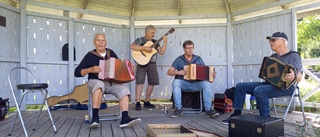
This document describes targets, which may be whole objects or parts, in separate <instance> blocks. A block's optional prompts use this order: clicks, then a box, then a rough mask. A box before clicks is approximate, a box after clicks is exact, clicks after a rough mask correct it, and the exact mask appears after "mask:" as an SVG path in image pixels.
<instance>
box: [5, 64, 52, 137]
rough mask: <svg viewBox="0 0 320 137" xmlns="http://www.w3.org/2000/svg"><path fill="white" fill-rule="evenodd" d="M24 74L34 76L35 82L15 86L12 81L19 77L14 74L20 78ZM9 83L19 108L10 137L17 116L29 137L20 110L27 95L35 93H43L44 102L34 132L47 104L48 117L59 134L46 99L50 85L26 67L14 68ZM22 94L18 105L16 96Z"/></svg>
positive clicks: (10, 73)
mask: <svg viewBox="0 0 320 137" xmlns="http://www.w3.org/2000/svg"><path fill="white" fill-rule="evenodd" d="M22 72H26V73H27V74H32V76H33V77H34V81H32V82H29V83H28V82H27V83H19V82H17V83H16V84H13V83H12V81H13V80H14V79H15V78H17V77H15V78H14V77H13V76H14V74H18V76H19V74H20V75H21V73H22ZM8 81H9V85H10V89H11V93H12V96H13V99H14V103H15V104H16V107H17V112H16V115H15V117H14V120H13V122H12V126H11V129H10V132H9V136H11V134H12V130H13V128H14V125H15V122H16V119H17V116H18V115H19V118H20V121H21V124H22V128H23V131H24V133H25V135H26V136H27V137H28V132H27V129H26V127H25V123H24V120H23V117H22V115H21V110H20V109H21V104H22V102H23V99H24V97H25V95H26V94H28V93H35V92H40V93H41V95H42V100H41V107H40V110H39V113H38V116H37V118H36V119H35V120H36V121H35V125H34V128H33V130H35V128H36V126H37V124H38V121H39V117H40V115H41V112H42V108H43V105H44V104H45V105H46V107H47V111H48V115H49V117H50V120H51V123H52V127H53V130H54V133H57V129H56V126H55V124H54V121H53V118H52V115H51V113H50V110H49V107H48V104H47V102H46V97H47V95H48V90H47V88H48V84H47V83H40V80H39V78H38V76H37V75H36V74H35V73H34V72H33V71H31V70H30V69H28V68H25V67H14V68H12V69H11V70H10V71H9V74H8ZM16 81H18V80H16ZM20 92H21V93H22V96H21V98H20V101H19V103H18V101H17V97H16V96H17V95H20Z"/></svg>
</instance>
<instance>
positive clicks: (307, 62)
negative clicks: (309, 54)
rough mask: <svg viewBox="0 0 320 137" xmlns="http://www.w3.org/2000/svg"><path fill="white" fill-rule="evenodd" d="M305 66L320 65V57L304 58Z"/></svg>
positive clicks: (303, 63)
mask: <svg viewBox="0 0 320 137" xmlns="http://www.w3.org/2000/svg"><path fill="white" fill-rule="evenodd" d="M302 65H303V66H311V65H320V58H309V59H302Z"/></svg>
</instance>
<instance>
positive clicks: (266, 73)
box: [259, 57, 297, 89]
mask: <svg viewBox="0 0 320 137" xmlns="http://www.w3.org/2000/svg"><path fill="white" fill-rule="evenodd" d="M290 69H292V70H293V71H294V74H295V78H294V80H293V81H291V82H285V81H282V77H284V75H285V74H288V73H290ZM296 72H297V71H296V69H295V68H294V67H293V66H291V65H289V64H285V63H283V62H281V61H280V60H278V59H276V58H273V57H264V58H263V61H262V65H261V68H260V73H259V78H262V79H264V80H266V81H267V82H269V83H270V84H272V85H274V86H276V87H279V88H282V89H288V88H289V87H290V86H291V85H292V84H294V83H295V82H296V75H297V74H296Z"/></svg>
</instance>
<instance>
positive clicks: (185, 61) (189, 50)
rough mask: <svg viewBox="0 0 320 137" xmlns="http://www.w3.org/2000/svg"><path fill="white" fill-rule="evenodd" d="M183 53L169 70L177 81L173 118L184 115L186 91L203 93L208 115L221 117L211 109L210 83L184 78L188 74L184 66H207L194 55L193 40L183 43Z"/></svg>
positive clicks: (174, 85)
mask: <svg viewBox="0 0 320 137" xmlns="http://www.w3.org/2000/svg"><path fill="white" fill-rule="evenodd" d="M182 47H183V51H184V54H183V55H181V56H179V57H177V58H176V59H175V60H174V61H173V63H172V65H171V67H170V68H169V69H168V72H167V74H168V75H170V76H175V79H174V80H173V82H172V90H173V91H172V92H173V93H172V94H173V99H174V103H175V110H174V112H173V114H172V115H171V117H172V118H176V117H179V116H180V115H182V105H181V90H184V91H200V90H201V91H202V94H203V95H202V96H203V101H204V107H205V110H206V115H207V116H209V117H216V116H218V115H219V113H217V112H216V111H214V110H213V109H211V105H212V103H211V100H212V94H211V86H210V83H209V82H208V81H205V80H193V81H189V80H184V79H183V76H184V75H186V74H187V71H185V70H184V66H186V65H189V64H197V65H203V66H205V64H204V62H203V60H202V58H201V57H200V56H198V55H194V54H193V51H194V43H193V42H192V41H191V40H186V41H185V42H183V45H182ZM212 76H213V78H215V77H216V72H215V71H214V73H213V74H212Z"/></svg>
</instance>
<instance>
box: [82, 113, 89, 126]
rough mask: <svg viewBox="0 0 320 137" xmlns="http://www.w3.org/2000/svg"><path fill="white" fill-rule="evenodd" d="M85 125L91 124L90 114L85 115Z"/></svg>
mask: <svg viewBox="0 0 320 137" xmlns="http://www.w3.org/2000/svg"><path fill="white" fill-rule="evenodd" d="M83 123H84V124H89V123H90V119H89V115H88V114H86V115H84V122H83Z"/></svg>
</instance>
